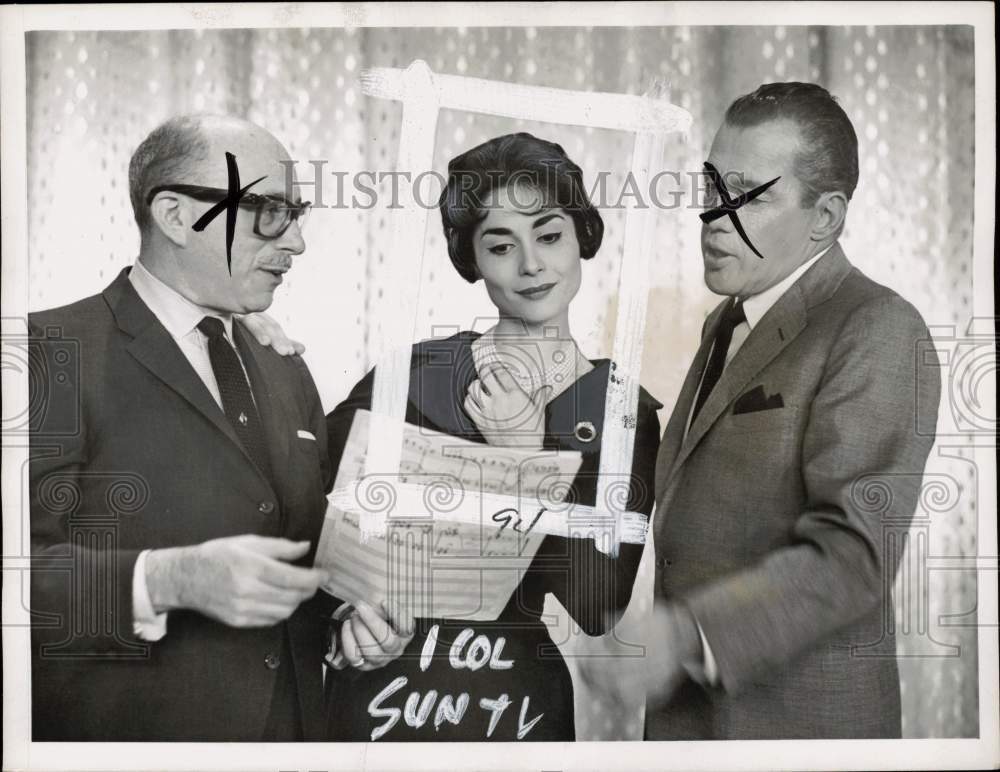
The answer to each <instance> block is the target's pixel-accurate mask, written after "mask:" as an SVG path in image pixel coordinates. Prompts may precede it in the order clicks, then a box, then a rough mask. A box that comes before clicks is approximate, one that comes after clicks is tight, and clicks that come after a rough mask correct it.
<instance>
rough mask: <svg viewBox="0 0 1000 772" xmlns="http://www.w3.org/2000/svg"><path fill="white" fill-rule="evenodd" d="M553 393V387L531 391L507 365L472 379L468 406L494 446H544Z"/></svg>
mask: <svg viewBox="0 0 1000 772" xmlns="http://www.w3.org/2000/svg"><path fill="white" fill-rule="evenodd" d="M551 395H552V387H551V386H542V387H541V388H539V389H538V391H536V392H535V393H534V394H531V395H529V394H527V393H526V392H525V391H524V389H522V388H521V387H520V386H519V385H518V383H517V381H515V380H514V378H513V376H511V374H510V373H509V372H508V371H507V369H506V368H504V367H501V366H496V367H492V368H490V369H489V370H488V371H487V372H485V373H483V377H482V379H481V380H477V381H473V382H472V384H471V385H470V386H469V391H468V394H466V397H465V402H464V407H465V412H466V413H468V414H469V417H470V418H471V419H472V421H473V423H474V424H475V425H476V428H477V429H479V433H480V434H482V435H483V437H485V438H486V441H487V442H488V443H489V444H490V445H499V446H506V447H528V448H541V447H542V442H543V440H544V438H545V405H546V403H547V402H548V401H549V398H550V397H551Z"/></svg>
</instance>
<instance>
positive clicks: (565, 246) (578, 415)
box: [327, 133, 661, 742]
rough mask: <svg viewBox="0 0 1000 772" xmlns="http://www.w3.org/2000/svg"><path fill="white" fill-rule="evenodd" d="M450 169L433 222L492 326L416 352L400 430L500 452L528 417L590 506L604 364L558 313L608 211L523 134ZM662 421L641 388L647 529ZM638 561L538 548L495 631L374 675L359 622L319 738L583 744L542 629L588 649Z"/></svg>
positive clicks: (462, 635) (363, 404)
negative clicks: (517, 417) (572, 626)
mask: <svg viewBox="0 0 1000 772" xmlns="http://www.w3.org/2000/svg"><path fill="white" fill-rule="evenodd" d="M448 171H449V177H448V185H447V187H446V189H445V190H444V191H443V193H442V196H441V201H440V210H441V216H442V220H443V224H444V231H445V235H446V237H447V241H448V253H449V256H450V257H451V260H452V262H453V263H454V265H455V268H456V269H457V270H458V272H459V273H460V274H461V276H462V277H463V278H465V279H466V280H468V281H469V282H475V281H477V280H479V279H483V281H484V282H485V284H486V289H487V292H488V294H489V297H490V299H491V300H492V301H493V303H494V304H495V305H496V307H497V311H498V316H499V322H498V323H497V325H496V326H495V327H494V328H493V329H491V330H489V331H487V332H486V333H485V334H483V335H480V334H478V333H474V332H460V333H458V334H456V335H454V336H452V337H450V338H447V339H443V340H432V341H425V342H422V343H418V344H417V345H415V346H414V348H413V358H412V365H411V381H410V391H409V401H408V404H407V409H406V420H407V422H408V423H411V424H414V425H417V426H420V427H425V428H428V429H432V430H434V431H438V432H444V433H447V434H449V435H452V436H455V437H461V438H464V439H467V440H472V441H475V442H480V443H490V444H495V445H503V444H506V442H505V436H504V434H505V433H504V431H503V429H502V428H498V426H500V425H502V423H503V419H504V418H505V417H506V416H510V415H513V414H515V413H520V414H521V415H525V416H528V418H529V419H530V417H531V413H532V412H533V411H535V412H536V413H537V418H538V419H539V420H538V422H537V424H532V422H531V421H530V420H528V421H525V422H523V425H527V426H529V427H530V426H532V425H535V426H536V427H537V428H536V429H535V431H536V433H537V436H536V437H535V440H536V442H535V447H544V448H559V449H564V450H575V451H580V452H581V454H582V458H583V462H582V466H581V468H580V470H579V472H578V474H577V476H576V478H575V479H574V482H573V485H572V490H571V492H570V495H569V499H570V500H571V501H575V502H578V503H580V504H586V505H593V504H594V502H595V496H596V489H597V476H598V467H599V462H600V449H601V440H602V437H603V419H604V402H605V394H606V391H607V385H608V377H609V371H610V367H611V365H610V363H609V361H608V360H593V361H590V360H587V359H586V358H585V357H583V355H582V354H581V353H580V352H579V349H578V348H577V346H576V343H575V342H574V340H573V338H572V335H571V333H570V330H569V315H568V309H569V304H570V302H571V301H572V299H573V297H574V296H575V295H576V293H577V291H578V289H579V287H580V281H581V261H582V260H586V259H590V258H592V257H594V255H595V254H596V253H597V250H598V248H599V247H600V244H601V239H602V236H603V222H602V220H601V217H600V214H599V213H598V212H597V210H596V209H595V208H594V207H593V205H592V204H591V203H590V201H589V200H588V199H587V195H586V193H585V190H584V187H583V181H582V175H581V172H580V168H579V167H578V166H577V165H576V164H574V163H573V162H572V161H570V160H569V159H568V158H567V157H566V155H565V153H564V152H563V150H562V148H561V147H560V146H559V145H556V144H553V143H551V142H546V141H543V140H540V139H537V138H535V137H533V136H531V135H529V134H523V133H522V134H514V135H508V136H503V137H498V138H495V139H492V140H490V141H489V142H486V143H484V144H483V145H480V146H478V147H476V148H473V149H472V150H469V151H467V152H466V153H464V154H463V155H461V156H459V157H457V158H455V159H454V160H452V162H451V163H450V164H449V167H448ZM544 363H551V364H548V365H547V366H546V365H545V364H544ZM497 367H500V368H501V370H499V371H495V370H494V368H497ZM373 382H374V370H373V371H371V372H369V373H368V374H367V375H366V376H365V377H364V378H363V379H362V380H361V381H360V382H359V383H358V384H357V385H356V386H355V387H354V389H353V390H352V391H351V393H350V395H349V396H348V397H347V399H345V400H344V401H343V402H342V403H341V404H340V405H339V406H338V407H337V408H336V409H335V410H334V411H333V412H332V413H330V415H328V416H327V426H328V432H329V441H330V443H329V444H330V456H331V461H332V463H333V464H334V465H335V466H336V465H338V464H339V462H340V457H341V454H342V453H343V450H344V446H345V443H346V440H347V436H348V432H349V430H350V427H351V422H352V420H353V417H354V413H355V411H356V410H359V409H370V407H371V398H372V386H373ZM660 407H661V405H660V404H659V403H658V402H657V401H656V400H654V399H653V398H652V397H651V396H650V395H649V394H647V393H646V392H645V390H642V389H640V395H639V404H638V415H637V423H636V433H635V450H634V456H633V465H632V477H631V480H630V482H629V496H628V504H627V508H628V509H630V510H632V511H637V512H642V513H644V514H646V515H647V516H648V514H649V513H650V511H651V510H652V505H653V473H654V462H655V458H656V450H657V446H658V444H659V438H660V427H659V421H658V419H657V416H656V411H657V409H659V408H660ZM529 434H530V431H529ZM523 438H524V434H523V433H519V434H518V441H519V444H521V445H522V446H523V441H524V440H523ZM510 439H511V438H510V435H509V434H508V436H507V437H506V440H510ZM641 553H642V547H641V545H635V544H622V545H621V547H620V551H619V553H618V557H617V558H613V557H610V556H608V555H606V554H604V553H602V552H601V551H600V550H598V549H597V548H596V546H595V545H594V543H593V541H592V540H591V539H585V538H570V539H567V538H562V537H559V536H545V537H544V539H543V540H542V543H541V546H540V547H539V549H538V551H537V553H536V554H535V557H534V559H533V560H532V562H531V565H530V568H529V569H528V570H526V571H525V573H524V575H523V578H522V580H521V582H520V584H519V586H518V587H517V589H516V591H515V592H514V594H513V596H512V597H511V599H510V601H509V603H508V604H507V607H506V608H505V609H504V610H503V612H502V613H501V614H500V616H499V618H498V619H496V620H495V621H492V622H464V621H458V620H444V619H418V620H416V629H415V635H414V637H413V638H412V639H411V640H410V642H409V644H408V645H407V647H406V650H405V651H404V653H403V654H402V656H400V657H399V658H397V659H395V660H393V661H391V662H390V663H389V664H387V665H385V666H384V667H381V668H379V669H372V667H371V665H370V664H369V665H366V664H365V661H364V658H363V654H364V649H363V646H362V645H361V644H360V641H363V640H371V637H372V636H370V635H369V634H367V632H366V630H364V629H363V626H364V622H363V620H362V619H360V618H359V615H358V614H357V612H355V613H354V614H353V615H352V616H351V617H349V618H348V619H347V620H346V621H345V622H344V626H343V628H342V629H341V631H340V635H339V640H340V643H341V654H342V655H346V656H342V657H340V658H339V660H340V662H342V663H347V664H346V666H345V667H343V669H340V670H333V669H331V670H330V671H329V672H328V675H327V690H328V697H329V702H328V709H329V713H328V731H329V739H330V740H337V741H358V742H362V741H365V742H367V741H370V740H372V739H379V740H385V741H412V740H429V741H446V740H456V741H474V742H475V741H483V740H522V739H523V740H549V741H555V740H573V739H575V730H574V709H573V686H572V681H571V678H570V673H569V670H568V668H567V666H566V663H565V662H564V661H563V658H562V655H561V654H560V652H559V649H558V648H557V647H556V645H555V644H554V643H553V641H552V639H551V638H550V636H549V632H548V629H547V628H546V626H545V624H544V623H543V622H542V620H541V613H542V607H543V603H544V601H545V596H546V594H548V593H552V594H553V595H554V596H555V598H556V599H557V600H558V601H559V602H560V603H561V604H562V605H563V607H565V609H566V610H567V611H568V612H569V615H570V616H571V617H572V619H573V621H575V623H576V624H577V625H578V626H579V627H580V628H581V629H582V631H583V632H584V633H586V634H587V635H599V634H602V633H605V632H607V631H608V630H609V629H610V627H611V626H612V625H613V624H614V621H615V620H616V619H617V617H618V615H619V614H620V613H621V612H622V611H624V609H625V607H626V606H627V604H628V601H629V598H630V597H631V593H632V584H633V581H634V579H635V575H636V571H637V569H638V565H639V558H640V556H641ZM428 636H431V638H432V640H430V641H428ZM434 636H436V643H435V642H434V640H433V638H434ZM422 655H423V656H422ZM487 655H489V656H488V657H487ZM487 659H488V663H487ZM351 662H353V666H352V664H350V663H351ZM470 664H471V665H472V667H469V665H470ZM611 666H613V663H609V667H611ZM414 694H415V696H414ZM536 719H537V720H536Z"/></svg>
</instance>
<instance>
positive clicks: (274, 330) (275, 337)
mask: <svg viewBox="0 0 1000 772" xmlns="http://www.w3.org/2000/svg"><path fill="white" fill-rule="evenodd" d="M240 321H241V322H243V324H244V325H246V328H247V329H248V330H250V333H251V334H252V335H253V336H254V337H255V338H256V339H257V342H258V343H259V344H260V345H262V346H270V347H271V348H273V349H274V350H275V351H277V352H278V353H279V354H281V355H282V356H286V357H287V356H291V355H292V354H301V353H303V352H304V351H305V350H306V347H305V346H303V345H302V344H301V343H299V342H298V341H297V340H292V339H291V338H289V337H288V336H287V335H285V331H284V330H283V329H281V325H280V324H278V323H277V322H276V321H274V319H272V318H271V317H270V316H268V315H267V314H265V313H263V312H262V311H261V312H258V313H256V314H247V315H246V316H241V317H240Z"/></svg>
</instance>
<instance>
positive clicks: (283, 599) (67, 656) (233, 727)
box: [30, 116, 332, 741]
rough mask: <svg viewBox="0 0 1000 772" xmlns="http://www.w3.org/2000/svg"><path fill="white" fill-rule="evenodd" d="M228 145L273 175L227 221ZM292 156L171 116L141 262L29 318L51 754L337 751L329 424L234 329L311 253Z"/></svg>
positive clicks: (144, 155) (260, 180)
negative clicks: (329, 642)
mask: <svg viewBox="0 0 1000 772" xmlns="http://www.w3.org/2000/svg"><path fill="white" fill-rule="evenodd" d="M227 153H230V154H232V155H233V156H234V157H235V160H236V168H238V171H239V173H240V174H241V175H242V179H243V181H244V183H246V182H251V181H256V182H253V184H252V185H250V186H248V187H247V190H246V195H244V196H243V197H242V198H241V199H240V200H239V203H238V206H237V207H236V208H235V209H234V210H233V211H232V212H228V213H227V210H226V208H225V207H224V206H223V207H222V208H219V207H218V206H215V205H217V204H218V203H219V202H221V201H223V200H224V199H226V198H227V189H228V185H229V183H230V181H231V179H230V172H231V170H229V169H228V168H227V158H226V154H227ZM283 161H288V153H287V151H286V150H285V149H284V147H282V146H281V144H280V143H279V142H278V141H277V140H276V139H275V138H274V137H273V136H271V135H270V134H269V133H267V132H266V131H265V130H263V129H262V128H260V127H259V126H256V125H254V124H251V123H249V122H247V121H243V120H239V119H235V118H228V117H208V116H201V117H180V118H174V119H171V120H169V121H167V122H166V123H165V124H163V125H161V126H160V127H158V128H157V129H156V130H154V131H153V132H152V133H151V134H150V135H149V137H147V138H146V139H145V140H144V141H143V142H142V144H141V145H140V146H139V147H138V149H137V150H136V151H135V154H134V155H133V157H132V160H131V164H130V168H129V188H130V196H131V200H132V205H133V209H134V211H135V216H136V220H137V223H138V225H139V229H140V232H141V247H140V252H139V257H138V260H137V261H136V263H135V265H134V266H132V267H131V268H126V269H124V270H123V271H122V272H121V273H120V274H119V275H118V276H117V277H116V278H115V279H114V281H113V282H111V284H110V285H109V286H108V287H107V289H105V290H104V291H103V292H102V293H101V294H99V295H95V296H93V297H89V298H86V299H84V300H81V301H79V302H76V303H73V304H72V305H69V306H65V307H63V308H57V309H52V310H49V311H44V312H39V313H35V314H32V315H31V318H30V327H31V331H32V336H33V338H34V340H33V346H32V355H33V358H34V360H35V361H36V362H37V363H39V370H38V372H40V373H43V377H42V378H40V379H39V381H38V383H37V384H33V385H35V386H37V387H38V388H36V389H35V393H34V394H33V395H32V404H33V405H36V404H37V405H39V406H40V409H39V413H38V415H39V416H40V417H39V419H38V421H37V423H36V425H35V426H34V432H33V434H32V437H31V452H32V458H31V466H30V490H31V536H32V550H33V560H34V563H33V569H34V570H33V572H32V577H31V583H32V593H31V601H32V605H31V610H32V613H33V615H34V619H33V630H32V632H33V636H32V681H33V684H32V687H33V689H32V696H33V717H32V726H33V739H34V740H36V741H37V740H104V741H121V740H141V741H154V740H156V741H160V740H185V741H204V740H227V741H235V740H245V741H265V740H266V741H286V740H300V739H314V740H316V739H322V732H323V727H324V717H323V701H322V674H321V671H322V657H323V653H324V637H325V635H326V625H327V623H328V619H329V614H330V609H329V608H328V605H329V604H328V602H326V600H325V598H324V594H323V593H322V592H320V593H317V592H316V591H317V588H318V587H319V586H320V584H321V583H322V582H323V581H324V580H325V579H326V576H325V572H323V571H321V570H319V569H315V568H313V567H312V561H313V556H314V552H315V545H316V542H317V539H318V537H319V533H320V528H321V526H322V523H323V516H324V512H325V507H326V499H325V494H326V492H327V491H328V490H329V489H330V487H331V484H332V475H331V472H330V468H329V462H328V460H327V451H326V428H325V419H324V414H323V409H322V406H321V404H320V400H319V396H318V394H317V391H316V388H315V385H314V384H313V380H312V377H311V376H310V374H309V371H308V369H307V368H306V366H305V364H304V363H303V361H302V360H301V359H300V358H299V357H297V356H291V357H283V356H281V355H279V354H278V353H276V352H275V351H274V350H272V349H270V348H266V347H264V346H261V345H260V344H259V343H258V342H257V341H255V340H254V339H253V337H252V336H250V335H248V334H247V332H246V330H245V329H243V327H242V325H241V323H240V322H239V321H238V320H236V319H235V318H234V315H235V314H246V313H250V312H254V311H260V310H263V309H265V308H267V307H268V306H269V305H270V304H271V301H272V299H273V294H274V291H275V289H276V288H277V287H278V286H279V285H280V284H281V282H282V276H283V275H284V273H285V272H287V271H288V270H289V269H290V268H291V266H292V259H293V257H294V256H295V255H298V254H300V253H301V252H302V251H303V250H304V248H305V244H304V242H303V240H302V234H301V232H300V226H301V225H302V218H303V216H304V215H305V214H306V213H307V211H308V204H303V203H302V202H301V201H299V200H298V199H297V198H296V199H295V200H289V198H288V196H290V193H289V191H288V189H287V186H286V176H285V168H284V167H283V166H282V162H283ZM229 200H230V201H231V202H232V201H233V200H234V199H233V198H230V199H229ZM213 206H215V211H216V214H217V216H215V217H214V219H211V221H210V222H208V224H207V226H206V225H205V222H206V219H207V217H206V215H208V217H210V216H211V210H212V209H213ZM229 214H234V215H235V218H234V229H233V231H232V244H231V258H230V255H228V254H227V215H229ZM86 253H87V251H86V250H84V251H83V252H82V253H81V259H86V257H85V256H86ZM230 259H231V262H230ZM49 376H51V377H49Z"/></svg>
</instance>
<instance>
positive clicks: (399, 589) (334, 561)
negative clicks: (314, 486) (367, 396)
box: [316, 410, 582, 621]
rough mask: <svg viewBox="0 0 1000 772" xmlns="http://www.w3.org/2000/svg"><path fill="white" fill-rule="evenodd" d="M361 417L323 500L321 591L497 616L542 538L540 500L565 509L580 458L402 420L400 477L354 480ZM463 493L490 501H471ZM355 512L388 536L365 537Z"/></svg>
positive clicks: (462, 615)
mask: <svg viewBox="0 0 1000 772" xmlns="http://www.w3.org/2000/svg"><path fill="white" fill-rule="evenodd" d="M370 422H371V414H370V413H369V412H368V411H363V410H359V411H358V412H357V413H356V414H355V417H354V422H353V424H352V426H351V431H350V434H349V436H348V440H347V445H346V447H345V449H344V453H343V456H342V460H341V464H340V468H339V469H338V472H337V480H336V484H335V492H334V494H331V496H330V504H329V506H328V508H327V513H326V522H325V524H324V528H323V533H322V536H321V537H320V544H319V549H318V551H317V556H316V565H318V566H322V567H324V568H328V569H329V570H330V571H331V575H332V580H331V582H330V584H329V585H327V586H326V587H325V588H324V589H325V590H327V592H330V593H331V594H333V595H335V596H337V597H338V598H342V599H344V600H348V601H352V602H353V601H357V600H361V599H363V600H367V601H368V602H370V603H372V604H374V605H378V604H379V603H380V602H386V603H387V605H388V604H392V605H393V606H394V607H395V608H397V609H399V608H401V609H405V610H408V611H409V612H410V613H412V614H413V616H415V617H433V618H453V619H465V620H469V621H482V620H492V619H496V618H497V616H499V614H500V612H501V611H502V610H503V608H504V606H506V605H507V602H508V601H509V599H510V596H511V594H512V593H513V591H514V589H515V588H516V587H517V585H518V583H519V582H520V581H521V577H522V576H523V573H524V571H525V570H526V569H527V568H528V566H529V565H530V563H531V559H532V558H533V557H534V555H535V552H536V551H537V549H538V546H539V545H540V544H541V541H542V539H543V538H544V535H545V534H544V532H543V531H542V530H541V529H537V528H536V527H535V526H536V525H537V524H538V522H539V521H540V520H541V514H542V512H541V510H542V509H543V508H544V507H543V506H541V505H540V503H539V502H544V503H545V504H547V505H548V508H549V509H551V508H552V507H559V506H561V505H563V500H564V498H565V496H566V493H567V492H568V490H569V486H570V484H571V483H572V481H573V478H574V477H575V475H576V473H577V471H578V470H579V468H580V464H581V462H582V457H581V455H580V454H579V453H576V452H572V451H560V452H558V453H556V452H554V451H525V450H520V449H512V448H496V447H492V446H489V445H482V444H480V443H474V442H469V441H467V440H462V439H458V438H455V437H451V436H449V435H445V434H441V433H438V432H432V431H430V430H427V429H422V428H419V427H416V426H412V425H410V424H407V425H405V427H404V432H403V446H402V458H401V462H400V470H399V472H398V473H396V474H384V475H382V474H369V475H367V476H365V477H364V478H363V479H362V475H363V470H364V464H365V454H366V450H367V442H368V428H369V424H370ZM355 481H359V485H358V487H357V488H356V489H352V488H351V484H352V483H354V482H355ZM468 493H482V494H489V495H487V496H486V498H485V499H480V500H479V501H478V502H471V501H470V496H468V495H467V494H468ZM414 494H417V495H414ZM350 497H356V500H355V501H354V502H353V503H354V504H355V506H353V507H349V506H348V504H349V503H351V502H350ZM496 497H504V498H503V499H497V498H496ZM496 501H499V504H496V503H495V502H496ZM484 502H487V503H488V502H494V504H492V505H487V504H484ZM359 506H360V508H363V509H368V510H375V511H377V512H380V513H383V514H385V515H386V516H387V517H388V524H387V525H388V527H387V529H386V532H385V534H383V535H375V536H371V537H369V538H367V539H365V538H362V534H361V531H360V527H359V513H358V512H357V511H351V510H352V509H354V510H356V509H358V507H359ZM470 506H472V507H478V511H470V509H469V508H470ZM497 506H499V509H497V508H496V507H497ZM564 506H566V507H567V508H568V507H569V505H564ZM547 514H548V515H549V517H550V518H551V517H559V516H560V515H561V513H559V512H551V511H548V512H547Z"/></svg>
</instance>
